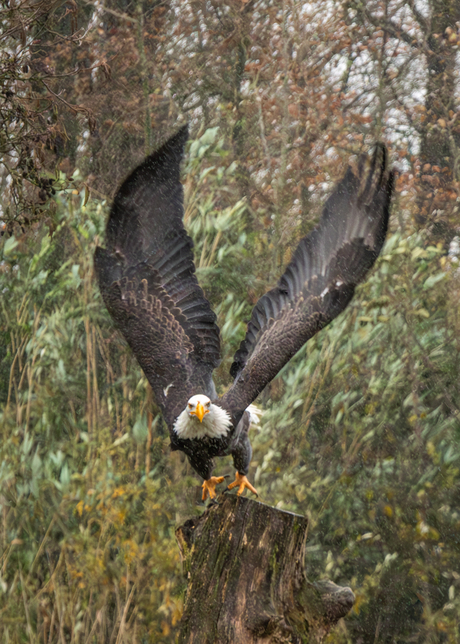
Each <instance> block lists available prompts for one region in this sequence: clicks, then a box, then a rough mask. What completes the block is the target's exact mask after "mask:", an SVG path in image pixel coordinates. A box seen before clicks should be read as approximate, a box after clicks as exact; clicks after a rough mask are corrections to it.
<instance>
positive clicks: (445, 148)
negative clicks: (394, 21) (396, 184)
mask: <svg viewBox="0 0 460 644" xmlns="http://www.w3.org/2000/svg"><path fill="white" fill-rule="evenodd" d="M429 4H430V8H431V16H430V20H429V21H426V23H425V24H424V27H425V29H424V31H425V38H426V42H427V48H426V51H425V54H426V62H427V82H426V98H425V112H424V119H423V120H422V122H421V130H420V135H421V137H420V138H421V141H420V162H421V164H420V165H421V167H420V170H421V172H420V179H419V186H418V198H417V205H418V212H417V214H416V221H417V223H418V224H420V225H422V226H424V225H426V224H427V223H431V224H432V225H433V226H434V230H435V231H436V232H438V234H440V235H441V236H442V237H443V236H445V235H446V233H448V227H449V225H450V226H452V225H453V226H456V225H457V219H458V207H457V191H456V188H457V186H458V184H457V183H456V182H457V181H458V178H459V177H458V155H459V146H460V135H459V133H460V115H459V113H458V111H457V109H456V98H455V88H456V84H457V77H456V74H457V26H456V25H457V24H458V22H457V21H458V20H459V19H460V1H459V0H431V1H430V3H429ZM453 234H454V233H452V234H450V237H452V235H453Z"/></svg>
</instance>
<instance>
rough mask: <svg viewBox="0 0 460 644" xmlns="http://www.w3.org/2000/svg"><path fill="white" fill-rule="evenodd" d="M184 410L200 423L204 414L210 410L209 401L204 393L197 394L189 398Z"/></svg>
mask: <svg viewBox="0 0 460 644" xmlns="http://www.w3.org/2000/svg"><path fill="white" fill-rule="evenodd" d="M186 410H187V414H188V415H189V417H190V418H191V417H193V416H194V417H195V418H198V420H199V421H200V423H202V422H203V418H204V417H205V415H206V414H209V413H210V411H211V401H210V400H209V398H208V397H207V396H205V395H204V394H197V395H196V396H192V397H191V398H190V400H189V401H188V403H187V407H186Z"/></svg>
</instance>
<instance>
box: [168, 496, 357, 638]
mask: <svg viewBox="0 0 460 644" xmlns="http://www.w3.org/2000/svg"><path fill="white" fill-rule="evenodd" d="M307 526H308V522H307V519H306V518H305V517H302V516H299V515H297V514H292V513H290V512H282V511H281V510H277V509H276V508H272V507H269V506H267V505H264V504H262V503H259V502H257V501H253V500H251V499H247V498H242V497H237V496H233V495H225V496H224V497H223V498H222V497H220V499H219V504H218V505H214V506H211V507H209V508H208V509H207V511H206V512H205V513H204V514H203V515H202V516H201V517H199V518H197V519H191V520H189V521H187V522H186V523H185V524H184V525H183V526H181V527H180V528H178V529H177V530H176V536H177V540H178V542H179V547H180V549H181V553H182V559H183V562H184V567H185V573H186V575H187V577H188V580H189V581H188V588H187V598H186V603H185V607H184V614H183V617H182V625H181V631H180V635H179V644H192V643H193V644H268V643H273V644H275V643H276V644H284V643H286V644H287V643H290V644H294V643H295V644H297V643H298V644H300V643H302V644H303V643H307V642H308V643H313V642H314V643H315V644H316V643H318V642H321V641H322V639H323V638H324V636H325V635H326V634H327V632H328V631H329V630H330V628H331V627H332V626H333V625H334V624H336V622H337V621H338V620H339V619H340V618H341V617H343V616H344V615H346V614H347V613H348V611H349V610H350V609H351V607H352V606H353V602H354V595H353V593H352V591H351V589H350V588H342V587H340V586H336V585H335V584H334V583H332V582H330V581H322V582H317V583H310V582H309V581H308V580H307V578H306V576H305V569H304V558H305V542H306V538H307Z"/></svg>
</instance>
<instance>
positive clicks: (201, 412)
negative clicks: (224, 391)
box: [192, 401, 209, 423]
mask: <svg viewBox="0 0 460 644" xmlns="http://www.w3.org/2000/svg"><path fill="white" fill-rule="evenodd" d="M192 413H193V412H192ZM208 413H209V409H205V408H204V407H203V405H202V404H201V403H200V401H198V402H197V404H196V410H195V416H196V417H197V418H198V420H199V421H200V423H202V422H203V418H204V415H205V414H208Z"/></svg>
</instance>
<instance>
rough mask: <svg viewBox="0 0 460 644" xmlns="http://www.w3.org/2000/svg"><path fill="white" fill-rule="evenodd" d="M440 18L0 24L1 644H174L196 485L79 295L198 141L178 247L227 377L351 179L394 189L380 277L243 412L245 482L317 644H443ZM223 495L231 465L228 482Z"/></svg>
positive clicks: (135, 12)
mask: <svg viewBox="0 0 460 644" xmlns="http://www.w3.org/2000/svg"><path fill="white" fill-rule="evenodd" d="M459 12H460V3H459V2H458V1H456V0H429V2H425V3H421V2H414V1H413V0H400V1H393V0H392V1H384V0H383V1H377V0H376V1H375V2H374V1H372V2H366V3H362V2H355V0H342V1H339V0H337V1H331V2H324V1H322V2H319V1H318V2H316V1H313V2H308V3H307V2H304V1H303V0H283V2H280V1H277V2H274V1H273V0H271V1H270V0H246V1H244V0H150V1H147V0H144V1H143V2H142V1H141V0H135V1H134V2H126V1H124V0H107V1H106V2H104V3H102V2H90V1H88V2H86V1H83V0H76V1H75V2H74V1H67V2H62V3H61V2H57V3H56V2H51V1H50V0H39V1H38V2H35V3H27V2H25V3H14V2H12V1H11V0H10V1H9V2H5V3H4V4H3V5H2V9H1V11H0V21H1V26H2V36H1V49H0V119H1V125H2V127H1V130H0V160H1V164H0V182H1V194H2V199H1V203H0V228H1V232H2V234H3V236H2V244H3V246H2V253H3V255H2V261H1V263H0V282H1V283H0V290H1V292H2V301H1V305H2V316H1V322H0V325H1V326H0V334H1V337H2V342H1V343H0V374H1V382H0V405H1V410H0V413H1V416H0V418H1V422H0V431H1V432H2V436H1V440H0V445H1V447H0V454H1V458H0V463H1V465H0V482H1V483H0V509H1V517H2V518H1V522H0V634H1V638H2V641H5V642H20V641H30V642H32V641H45V642H70V641H72V642H100V641H107V642H116V643H117V644H118V643H121V642H160V643H162V642H165V643H166V642H168V643H169V642H173V641H174V636H175V635H174V634H175V629H176V627H177V621H178V619H179V618H180V613H181V606H182V593H183V588H184V582H183V580H182V577H181V570H180V562H179V560H178V551H177V548H176V546H175V542H174V527H175V526H176V525H177V524H178V523H179V522H180V521H181V520H183V519H185V518H188V517H189V516H191V515H192V514H193V513H194V512H200V511H201V510H200V509H199V508H198V507H197V506H196V504H195V502H196V498H197V495H196V494H195V492H196V489H195V487H194V486H195V485H197V481H196V480H195V478H194V476H193V473H192V471H191V470H190V468H189V467H188V465H187V464H186V463H185V462H183V461H181V458H180V455H178V454H177V453H175V454H170V453H169V450H168V447H167V445H168V439H167V436H166V435H165V432H164V431H163V428H162V425H161V421H160V419H159V418H158V417H157V416H156V412H155V407H154V405H153V404H152V400H151V394H150V392H149V390H148V387H147V385H146V381H145V379H144V378H143V376H142V373H141V372H140V370H139V368H138V367H137V365H136V364H135V362H134V360H133V359H132V357H131V355H130V354H129V352H128V351H127V349H126V347H125V345H124V343H123V342H122V340H121V339H120V337H119V335H118V334H117V332H116V331H115V330H114V328H113V326H112V325H111V323H110V320H109V318H108V315H107V314H106V312H105V310H104V307H103V306H102V303H101V300H100V297H99V294H98V293H97V290H96V289H95V285H94V280H93V275H92V254H93V252H94V247H95V245H96V244H97V243H100V242H101V241H102V239H103V230H104V222H105V219H106V216H107V209H108V204H109V202H110V199H111V198H112V196H113V194H114V192H115V190H116V188H117V186H118V184H119V183H120V181H121V180H122V179H123V177H124V176H126V174H127V173H128V172H129V171H130V170H131V169H132V168H133V166H134V165H135V164H136V163H138V162H139V161H140V160H141V159H142V158H143V157H144V156H145V154H147V153H148V152H150V151H151V150H153V149H154V148H155V147H157V146H158V145H159V144H160V143H161V142H163V141H164V140H165V139H166V138H167V137H168V136H169V135H170V134H171V133H172V132H173V131H174V130H175V129H176V128H177V127H178V126H179V125H180V124H182V123H183V122H184V121H188V122H189V123H190V125H191V131H192V139H193V141H192V143H191V144H190V146H189V149H188V156H187V160H186V163H185V168H184V183H185V189H186V213H185V219H186V224H187V227H188V229H189V231H190V232H191V234H192V236H193V237H194V240H195V258H196V264H197V267H198V274H199V279H200V281H201V283H202V285H203V286H204V288H205V290H206V293H207V295H208V297H209V298H210V299H211V301H212V304H213V306H214V307H215V309H216V311H217V313H218V317H219V324H220V327H221V330H222V336H223V341H224V342H223V346H224V347H225V348H226V354H225V355H224V359H223V362H222V366H221V367H220V368H219V370H218V373H217V384H218V387H219V388H220V389H221V390H223V389H224V388H225V386H227V385H228V383H229V376H228V367H229V364H230V362H231V358H232V355H233V351H234V350H235V349H236V348H237V346H238V343H239V341H240V340H241V338H242V335H243V332H244V320H245V319H247V318H248V317H249V314H250V310H251V306H252V305H253V304H254V303H255V301H256V300H257V298H258V297H259V296H260V295H261V294H262V293H263V292H264V291H265V290H266V288H267V287H268V286H269V285H271V284H273V283H274V281H276V279H277V277H278V276H279V274H280V270H281V267H282V266H283V265H284V264H285V263H286V262H287V261H288V260H289V258H290V253H291V252H292V249H293V248H295V245H296V244H297V242H298V240H299V238H300V237H301V236H302V235H304V234H306V233H307V232H308V230H310V229H311V227H312V226H313V225H314V223H315V222H316V221H317V219H318V217H319V214H320V210H321V204H322V203H323V201H324V199H325V196H326V195H327V193H328V191H329V190H330V189H331V187H332V185H333V183H334V181H336V180H337V179H338V178H339V177H340V176H341V175H342V173H343V172H344V169H345V167H346V164H347V162H348V160H349V159H350V157H351V158H352V159H353V158H354V155H356V154H358V153H359V152H361V151H362V150H367V149H368V148H369V147H370V146H371V145H372V143H373V141H375V140H376V139H382V140H384V141H385V142H386V143H387V145H388V146H389V149H390V155H391V159H392V162H393V163H394V164H395V165H396V166H397V167H398V168H399V171H400V173H399V177H398V185H397V194H396V197H395V201H394V206H393V216H392V224H391V226H392V230H391V232H390V235H389V240H388V242H387V245H386V247H385V249H384V252H383V256H382V258H381V259H380V260H379V263H378V266H377V268H376V270H375V271H374V273H373V274H372V276H371V278H370V279H369V280H368V282H367V283H366V284H364V285H363V286H362V287H361V288H360V290H359V293H358V296H357V297H356V298H355V300H354V301H353V303H352V305H351V306H350V307H349V309H348V310H347V312H346V313H345V314H344V315H343V316H342V317H341V318H339V319H338V320H337V321H335V322H334V324H333V325H331V327H330V328H328V329H327V330H325V331H324V332H323V333H322V334H320V336H319V337H317V338H315V339H313V340H312V341H311V342H309V343H308V345H307V347H306V348H305V349H303V350H302V351H301V352H300V353H299V355H298V356H297V357H296V358H295V359H294V361H293V362H292V364H291V365H290V366H289V367H287V368H286V369H285V370H284V372H283V374H282V375H281V376H280V377H279V378H277V379H276V380H275V381H274V382H273V383H272V385H271V386H270V387H269V388H268V389H269V390H268V391H266V392H264V394H263V395H262V396H261V397H260V401H259V402H260V404H261V406H263V407H264V408H265V409H266V413H265V415H264V417H263V421H262V426H261V429H260V431H259V432H258V433H257V434H254V435H253V444H254V447H255V453H254V462H253V469H252V475H253V476H254V477H255V480H256V483H257V486H258V488H259V490H260V492H261V496H262V499H263V500H264V501H266V502H268V503H272V504H275V505H279V506H280V507H283V508H286V509H291V510H293V511H296V512H299V513H301V514H307V515H308V516H309V518H310V521H311V537H310V542H309V546H308V548H309V556H310V562H311V571H310V575H311V577H321V576H327V577H329V578H331V579H333V581H335V582H336V583H341V584H344V583H346V584H351V585H352V587H353V589H354V591H355V593H356V595H357V602H356V606H355V609H354V612H353V613H352V615H351V616H350V617H349V618H347V620H345V621H343V623H342V624H341V626H340V628H339V629H337V630H336V631H335V632H334V633H333V634H332V635H331V636H330V640H329V641H334V642H343V643H345V642H350V643H351V642H354V643H355V642H362V643H363V644H366V643H367V642H372V643H383V642H408V641H411V642H420V643H422V642H433V643H434V642H458V641H459V639H460V636H459V632H458V623H459V616H460V605H459V602H458V593H459V590H460V589H459V579H460V577H459V575H458V574H457V571H458V570H459V568H460V552H459V544H458V536H457V535H458V532H459V527H460V525H459V521H460V517H459V515H458V507H459V498H458V494H459V493H458V490H459V466H460V461H459V458H460V445H459V421H458V413H459V404H460V392H459V385H458V355H459V347H458V338H459V329H458V324H459V323H458V311H459V295H458V294H459V284H458V280H459V275H458V255H459V242H458V238H457V234H458V196H459V163H458V159H459V154H458V142H459V134H460V123H459V107H458V78H457V77H458V54H457V52H458V46H459V38H460V35H459V24H458V22H457V21H458V20H459V16H458V14H459ZM226 468H227V469H228V470H229V471H230V470H231V465H230V463H229V462H228V463H225V462H223V463H222V464H221V465H220V469H222V470H225V469H226Z"/></svg>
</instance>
